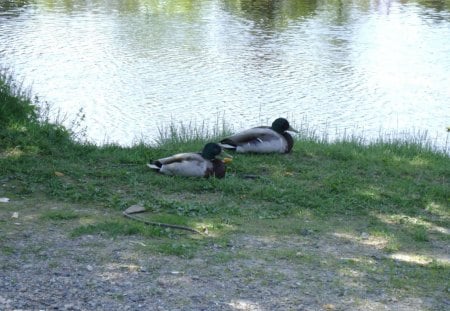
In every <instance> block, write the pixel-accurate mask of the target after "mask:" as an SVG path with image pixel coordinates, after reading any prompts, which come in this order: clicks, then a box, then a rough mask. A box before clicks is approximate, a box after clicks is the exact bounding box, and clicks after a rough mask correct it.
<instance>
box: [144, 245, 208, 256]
mask: <svg viewBox="0 0 450 311" xmlns="http://www.w3.org/2000/svg"><path fill="white" fill-rule="evenodd" d="M199 247H200V246H199V244H198V243H196V242H193V241H176V242H173V241H167V242H162V243H160V244H157V245H152V246H151V247H150V249H151V250H152V251H156V252H158V253H160V254H164V255H172V256H177V257H181V258H188V259H190V258H193V257H194V256H195V254H196V253H197V251H198V249H199Z"/></svg>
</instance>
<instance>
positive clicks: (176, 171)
mask: <svg viewBox="0 0 450 311" xmlns="http://www.w3.org/2000/svg"><path fill="white" fill-rule="evenodd" d="M221 153H222V148H221V147H220V146H219V145H218V144H216V143H207V144H206V145H205V146H204V147H203V150H202V152H201V153H193V152H192V153H179V154H175V155H172V156H170V157H167V158H162V159H158V160H155V161H152V162H151V163H149V164H147V166H148V167H149V168H151V169H152V170H155V171H157V172H159V173H161V174H165V175H176V176H186V177H210V176H214V177H217V178H223V177H225V173H226V166H225V162H229V161H230V160H231V159H230V158H226V159H225V161H224V160H222V159H220V158H218V156H219V155H220V154H221Z"/></svg>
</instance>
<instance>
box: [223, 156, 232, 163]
mask: <svg viewBox="0 0 450 311" xmlns="http://www.w3.org/2000/svg"><path fill="white" fill-rule="evenodd" d="M230 162H233V159H232V158H228V157H226V158H223V163H225V164H227V163H230Z"/></svg>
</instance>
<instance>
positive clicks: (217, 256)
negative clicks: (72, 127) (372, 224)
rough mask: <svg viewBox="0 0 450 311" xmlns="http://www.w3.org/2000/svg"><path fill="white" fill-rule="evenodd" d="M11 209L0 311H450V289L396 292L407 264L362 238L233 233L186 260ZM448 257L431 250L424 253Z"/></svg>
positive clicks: (0, 259) (3, 227)
mask: <svg viewBox="0 0 450 311" xmlns="http://www.w3.org/2000/svg"><path fill="white" fill-rule="evenodd" d="M8 204H9V205H7V204H2V205H0V243H1V247H0V251H1V252H0V263H1V264H0V267H1V268H0V310H449V309H450V298H449V295H450V292H449V287H448V285H447V287H446V288H442V289H441V291H440V292H437V293H434V294H433V295H430V294H429V292H428V291H427V290H426V286H427V285H426V284H420V282H419V283H417V282H413V283H412V285H411V286H406V285H402V284H404V283H403V282H404V280H402V278H411V277H412V276H414V274H411V273H409V272H408V271H409V270H408V269H412V268H411V266H410V263H405V261H404V260H402V257H401V256H400V255H398V256H399V257H398V258H397V259H395V258H394V259H395V260H393V259H392V256H393V255H392V254H386V253H385V252H383V250H382V244H383V241H382V240H380V239H375V238H372V237H370V236H365V235H364V234H363V235H362V236H360V237H352V236H345V235H339V234H325V235H323V234H317V233H315V232H313V231H303V232H299V233H298V234H297V235H289V236H286V237H280V236H276V237H271V236H264V235H249V234H242V233H236V234H235V235H233V236H232V237H231V239H230V242H229V243H227V244H226V245H218V244H216V243H215V242H214V238H212V239H211V241H210V242H209V243H208V244H207V247H205V248H201V249H200V250H199V251H198V252H197V253H196V254H195V255H194V256H193V258H189V259H186V258H180V257H177V256H168V255H160V254H155V253H154V252H149V251H148V249H147V246H148V245H149V244H151V243H152V241H153V240H152V239H150V238H144V237H140V236H119V237H117V238H114V239H112V238H110V237H104V236H102V235H82V236H80V237H75V238H73V237H70V236H69V234H68V233H69V232H70V231H71V230H72V228H74V227H75V226H76V224H75V222H73V221H70V220H69V221H63V222H58V223H57V224H55V223H52V222H48V221H47V222H43V221H42V220H38V217H37V215H39V213H40V211H41V210H42V208H43V205H42V204H41V205H39V204H36V206H35V208H28V209H23V210H19V206H20V202H19V203H17V204H18V205H17V204H16V205H15V206H14V205H13V204H10V203H8ZM14 210H19V212H18V215H15V216H18V217H15V216H14V215H13V211H14ZM86 210H89V209H86V207H85V208H84V211H86ZM92 212H93V213H95V212H98V211H96V210H95V211H94V210H92ZM105 215H106V214H105ZM448 255H449V254H448V246H447V245H436V253H435V254H431V255H430V256H436V258H440V259H439V260H449V257H448ZM397 278H398V279H399V282H400V283H399V284H400V285H399V286H397V287H396V286H395V285H392V283H393V282H394V283H395V282H396V279H397ZM422 286H423V287H422ZM422 289H423V290H422Z"/></svg>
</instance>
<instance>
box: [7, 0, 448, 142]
mask: <svg viewBox="0 0 450 311" xmlns="http://www.w3.org/2000/svg"><path fill="white" fill-rule="evenodd" d="M11 3H15V4H14V5H13V4H11ZM0 66H2V67H8V68H11V69H12V70H13V72H14V74H15V75H16V76H17V77H18V78H19V80H23V81H24V84H25V85H28V86H31V87H32V91H33V93H34V94H37V95H38V96H39V97H40V99H41V100H43V101H47V102H49V103H50V104H51V105H52V106H53V107H54V108H60V110H61V112H62V113H64V114H67V116H68V118H67V121H66V122H70V120H71V118H73V117H74V116H75V115H76V113H77V112H78V111H79V110H80V109H82V110H83V112H84V114H85V115H86V118H85V120H84V121H83V126H86V127H87V138H88V139H90V140H92V141H94V142H96V143H104V142H106V141H108V142H117V143H120V144H123V145H130V144H132V143H133V142H135V141H136V139H141V138H144V139H145V141H148V142H150V141H152V140H153V139H154V138H156V137H157V135H158V128H161V127H164V126H166V125H168V124H170V123H171V122H175V123H178V122H193V123H196V124H197V125H201V124H202V123H204V124H206V125H207V126H213V125H214V124H216V122H217V120H222V119H225V121H226V123H228V124H229V125H231V126H233V128H234V129H240V128H243V127H248V126H253V125H260V124H262V123H270V122H271V120H273V119H274V118H276V117H278V116H288V117H289V119H290V120H292V121H293V122H294V123H295V124H296V126H297V127H303V128H305V127H308V128H309V129H314V130H315V131H316V132H317V133H318V134H319V135H322V133H323V132H327V133H329V134H330V135H331V136H333V135H335V133H336V132H338V133H339V135H342V134H343V133H344V132H347V133H354V134H355V135H357V136H364V137H367V138H373V137H378V136H379V133H380V131H381V132H390V131H395V132H401V131H404V130H406V131H408V132H409V133H416V135H418V136H421V135H423V134H424V133H428V137H429V138H431V139H433V140H435V142H436V143H437V144H438V145H440V146H444V145H445V141H446V138H447V133H446V131H445V128H446V127H447V126H450V1H420V0H416V1H407V0H403V1H400V0H399V1H395V0H393V1H389V0H384V1H375V0H372V1H370V0H367V1H364V0H353V1H345V0H342V1H338V0H329V1H326V0H323V1H321V0H317V1H315V0H309V1H299V0H290V1H289V0H279V1H270V0H166V1H163V0H159V1H158V0H155V1H145V0H141V1H139V0H134V1H133V0H129V1H120V0H109V1H106V0H103V1H101V0H98V1H96V0H92V1H81V0H79V1H77V0H73V1H62V0H61V1H58V0H54V1H40V0H35V1H15V2H14V1H13V2H11V1H9V2H8V1H0Z"/></svg>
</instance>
